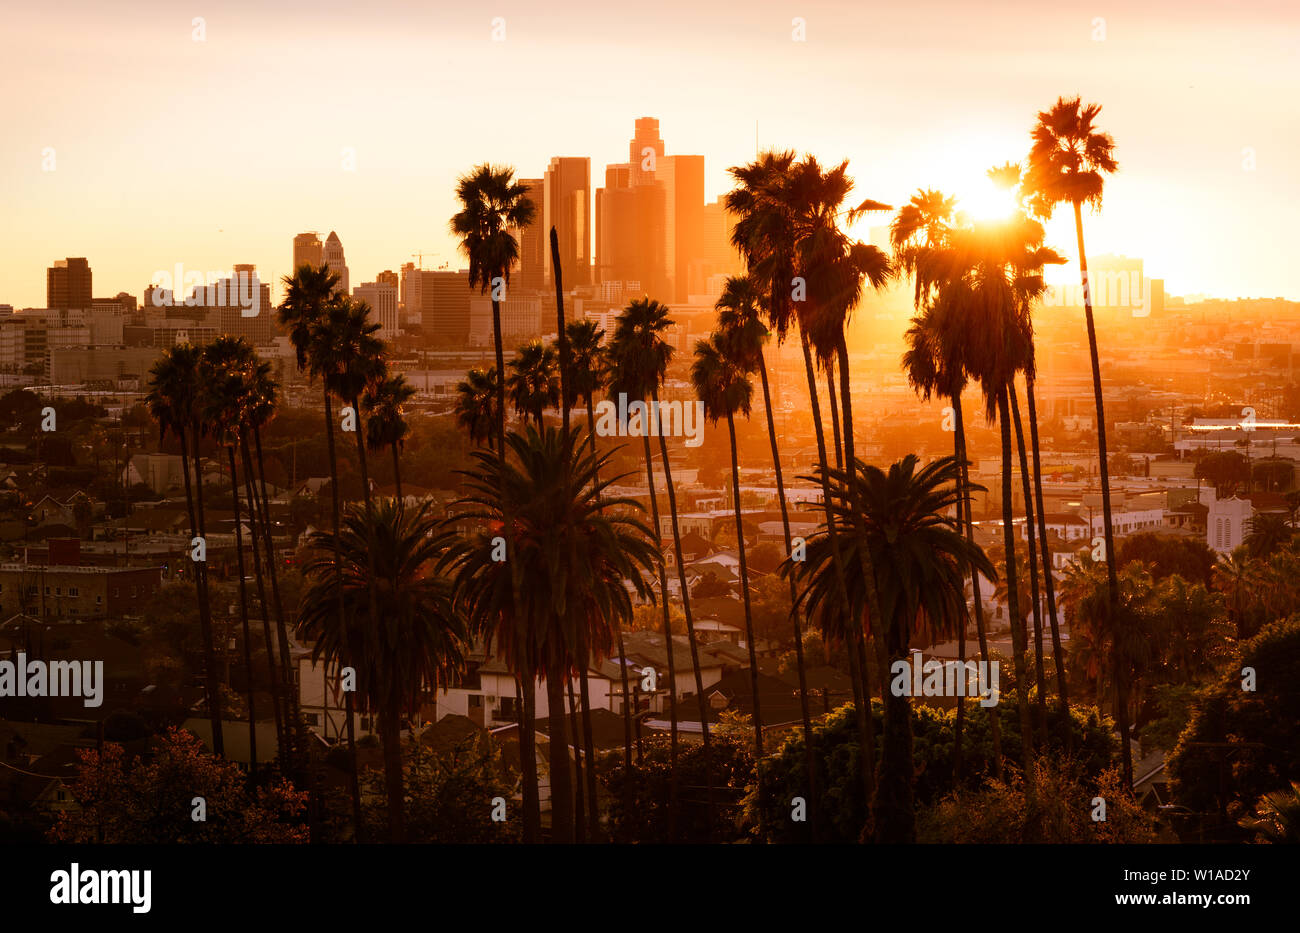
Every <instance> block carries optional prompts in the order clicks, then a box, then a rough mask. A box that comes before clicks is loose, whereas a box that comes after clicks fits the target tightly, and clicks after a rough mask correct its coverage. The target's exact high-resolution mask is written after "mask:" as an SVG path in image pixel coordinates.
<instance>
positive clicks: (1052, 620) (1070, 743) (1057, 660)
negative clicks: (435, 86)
mask: <svg viewBox="0 0 1300 933" xmlns="http://www.w3.org/2000/svg"><path fill="white" fill-rule="evenodd" d="M1025 402H1026V404H1027V405H1028V407H1029V446H1030V449H1031V450H1032V452H1033V457H1034V502H1035V506H1036V508H1035V511H1036V513H1037V515H1038V550H1039V553H1040V554H1042V555H1043V583H1044V588H1045V589H1046V590H1047V623H1048V627H1049V629H1050V630H1051V633H1052V661H1053V663H1054V665H1055V667H1056V695H1057V697H1058V698H1059V700H1060V707H1061V709H1060V713H1061V728H1062V729H1063V730H1064V733H1065V735H1064V737H1065V751H1066V754H1070V753H1071V752H1073V751H1074V730H1073V729H1072V728H1071V727H1070V698H1069V691H1068V688H1067V685H1066V682H1065V681H1066V676H1065V651H1064V650H1063V649H1062V648H1061V629H1060V625H1059V623H1058V620H1057V615H1056V581H1055V579H1054V577H1053V574H1052V551H1051V549H1050V548H1049V547H1048V542H1047V513H1046V511H1044V509H1043V466H1042V459H1041V456H1040V454H1039V449H1038V409H1037V405H1036V402H1035V400H1034V378H1033V376H1026V377H1025Z"/></svg>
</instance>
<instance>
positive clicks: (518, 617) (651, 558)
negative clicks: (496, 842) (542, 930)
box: [447, 427, 656, 842]
mask: <svg viewBox="0 0 1300 933" xmlns="http://www.w3.org/2000/svg"><path fill="white" fill-rule="evenodd" d="M575 440H576V439H575V436H574V435H573V434H569V435H568V436H565V435H564V434H563V432H562V431H557V430H556V429H555V428H548V429H546V430H545V431H543V432H540V433H539V432H538V431H537V430H536V429H534V428H532V427H529V428H528V429H527V433H525V434H517V433H514V432H511V433H510V434H508V435H507V437H506V443H507V444H508V445H509V448H510V450H511V451H512V452H513V454H514V455H515V460H516V463H515V464H512V463H510V462H509V461H508V460H506V459H505V458H501V457H498V456H495V455H493V454H491V453H488V452H485V451H481V450H480V451H475V452H474V453H473V457H474V459H475V461H476V463H475V465H474V467H473V468H472V469H471V470H469V471H466V472H465V473H464V474H463V475H464V477H465V489H466V494H465V496H464V497H463V498H461V499H460V500H458V501H457V503H456V505H457V507H458V509H459V516H458V517H459V519H460V520H462V521H470V522H476V523H478V525H479V526H480V528H481V529H482V530H480V531H479V532H477V533H474V534H470V535H466V536H463V537H462V538H461V539H460V540H459V541H457V542H456V543H455V544H453V546H452V547H451V549H450V550H449V551H448V556H447V565H448V567H449V568H451V569H452V570H453V571H454V573H455V577H456V591H457V601H458V604H459V605H460V606H461V607H462V608H463V611H464V612H465V614H466V616H467V618H468V619H469V621H470V629H471V632H472V633H473V634H475V635H477V636H480V637H486V638H488V639H490V640H491V641H492V642H494V643H495V644H496V645H497V646H498V650H499V651H500V652H501V654H502V655H503V656H504V657H505V658H506V661H507V663H508V664H509V665H510V666H511V668H512V669H514V670H520V671H525V672H527V673H528V676H530V677H531V676H532V675H533V672H535V671H540V672H542V673H543V675H544V677H545V679H546V693H547V704H548V706H549V711H550V712H549V716H550V749H551V762H550V764H551V769H550V770H551V799H552V810H551V814H552V819H551V828H552V838H553V839H554V841H556V842H568V841H572V838H573V829H574V823H573V810H572V803H573V800H572V798H573V786H572V782H571V775H570V769H569V755H568V747H569V744H570V740H569V734H568V727H567V724H566V722H565V716H564V686H565V683H566V682H567V681H569V680H570V679H571V678H572V676H573V675H574V673H575V669H577V668H578V667H579V666H580V665H587V664H590V663H591V657H588V656H583V652H584V651H590V652H592V653H593V654H594V655H595V656H607V655H608V654H609V652H610V650H611V648H612V641H613V637H612V626H613V623H614V621H615V620H617V621H619V622H620V623H626V622H627V621H629V620H630V619H631V615H632V603H631V593H629V591H628V588H627V586H626V583H625V581H631V583H632V586H633V589H634V591H635V592H636V593H637V594H639V595H640V596H642V597H646V596H649V595H650V593H651V590H650V588H649V586H648V585H647V583H646V581H645V578H644V574H645V573H648V572H651V571H652V570H653V567H654V563H655V560H656V553H655V548H654V546H653V539H652V537H651V533H650V529H649V528H647V527H646V526H645V525H644V523H642V522H641V521H640V520H639V519H637V518H636V517H635V515H634V512H635V511H636V510H638V509H639V508H640V506H639V505H638V504H637V503H636V502H635V501H634V500H631V499H625V498H618V497H611V496H608V495H606V494H605V493H606V490H607V489H608V487H609V486H610V485H611V484H613V483H614V482H617V481H618V480H620V479H622V478H623V477H611V478H609V479H606V480H597V479H596V476H597V473H598V471H600V470H602V469H603V468H604V467H606V466H607V464H608V460H609V455H605V456H603V457H596V456H594V455H593V454H591V453H590V452H589V451H587V450H586V449H585V448H586V445H585V444H578V443H576V442H575ZM516 464H517V465H516ZM507 513H509V514H510V515H511V516H512V520H513V521H514V522H515V529H516V534H515V537H516V542H517V545H518V546H517V548H516V556H515V560H516V561H517V562H518V563H519V567H518V568H516V569H517V571H518V572H519V575H520V577H521V578H522V580H523V584H524V585H523V586H521V587H518V588H516V587H514V586H513V581H512V580H511V576H512V572H511V571H510V570H508V569H507V568H505V567H503V566H502V563H503V562H502V561H500V560H495V559H493V552H494V551H495V550H496V548H495V546H494V538H496V537H497V536H498V535H499V532H500V529H501V527H502V526H503V524H504V521H505V515H506V514H507ZM516 594H517V595H516ZM574 744H575V746H576V744H577V740H576V739H574Z"/></svg>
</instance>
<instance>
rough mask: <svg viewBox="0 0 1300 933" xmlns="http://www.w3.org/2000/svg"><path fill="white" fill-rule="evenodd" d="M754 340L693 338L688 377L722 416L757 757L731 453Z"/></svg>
mask: <svg viewBox="0 0 1300 933" xmlns="http://www.w3.org/2000/svg"><path fill="white" fill-rule="evenodd" d="M753 347H754V341H753V340H746V334H745V333H744V332H743V331H740V330H734V329H733V330H729V331H720V332H715V333H714V334H713V335H712V336H711V337H710V338H709V339H708V340H700V341H698V342H697V343H696V344H695V361H694V363H693V364H692V365H691V383H692V385H694V387H695V394H696V395H697V396H698V397H699V399H700V401H701V402H703V403H704V416H705V417H706V418H708V419H709V420H710V421H712V422H713V423H714V424H717V422H718V421H719V420H720V419H722V418H725V419H726V420H727V433H728V436H729V437H730V439H731V506H732V512H733V513H734V515H735V519H736V547H737V549H738V553H739V555H740V596H741V602H742V604H743V605H744V607H745V643H746V647H747V648H748V649H749V685H750V697H751V700H752V702H753V710H754V712H753V716H754V760H755V761H760V760H762V758H763V715H762V711H761V708H760V704H759V696H758V655H757V653H756V648H755V644H754V643H755V641H756V638H755V635H754V611H753V607H752V606H751V605H750V589H749V564H748V562H747V560H746V557H745V531H744V522H743V519H742V517H741V509H740V461H739V458H738V456H737V453H736V415H737V414H742V415H744V416H745V417H746V418H748V417H749V409H750V402H751V399H752V398H753V395H754V385H753V383H751V382H750V381H749V376H748V374H747V372H746V370H745V366H746V365H747V364H748V363H749V362H750V361H751V360H752V358H753V357H752V354H753Z"/></svg>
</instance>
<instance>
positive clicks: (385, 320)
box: [352, 272, 397, 340]
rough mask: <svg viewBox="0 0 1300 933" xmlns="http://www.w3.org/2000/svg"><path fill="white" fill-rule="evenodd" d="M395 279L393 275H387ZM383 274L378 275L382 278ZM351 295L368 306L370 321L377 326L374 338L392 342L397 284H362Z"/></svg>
mask: <svg viewBox="0 0 1300 933" xmlns="http://www.w3.org/2000/svg"><path fill="white" fill-rule="evenodd" d="M388 274H389V275H392V276H393V278H394V279H395V278H396V275H393V273H388ZM383 275H384V273H382V272H381V273H380V277H382V276H383ZM352 295H353V297H355V298H359V299H361V300H362V301H364V302H365V303H366V304H368V305H370V309H371V320H372V321H374V322H375V323H376V324H378V325H379V332H378V334H377V335H376V336H378V337H379V339H381V340H392V339H393V338H394V337H395V336H397V283H396V282H395V281H379V280H377V281H374V282H363V283H361V284H360V285H358V286H357V287H356V288H354V289H353V290H352Z"/></svg>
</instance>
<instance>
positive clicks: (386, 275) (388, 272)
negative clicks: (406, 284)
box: [375, 269, 400, 288]
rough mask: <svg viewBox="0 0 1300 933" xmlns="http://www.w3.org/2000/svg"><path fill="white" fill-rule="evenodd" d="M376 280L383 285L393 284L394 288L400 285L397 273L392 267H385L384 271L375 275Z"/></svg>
mask: <svg viewBox="0 0 1300 933" xmlns="http://www.w3.org/2000/svg"><path fill="white" fill-rule="evenodd" d="M375 281H376V282H379V283H381V284H383V285H391V286H393V288H398V287H399V286H400V282H399V281H398V278H397V273H396V272H394V271H393V270H392V269H385V270H384V271H383V272H380V273H378V274H377V275H376V276H375Z"/></svg>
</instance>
